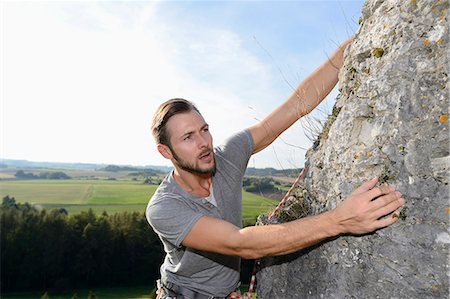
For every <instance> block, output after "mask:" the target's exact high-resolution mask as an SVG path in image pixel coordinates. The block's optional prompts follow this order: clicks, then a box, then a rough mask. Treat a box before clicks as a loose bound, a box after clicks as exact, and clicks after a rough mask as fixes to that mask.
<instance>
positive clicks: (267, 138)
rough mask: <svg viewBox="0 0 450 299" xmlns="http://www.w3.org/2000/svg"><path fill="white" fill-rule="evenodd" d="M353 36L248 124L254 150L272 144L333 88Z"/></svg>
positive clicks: (259, 149)
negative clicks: (273, 106)
mask: <svg viewBox="0 0 450 299" xmlns="http://www.w3.org/2000/svg"><path fill="white" fill-rule="evenodd" d="M352 40H353V37H351V38H349V39H348V40H346V41H345V42H344V43H343V44H342V45H341V46H340V47H339V48H338V49H337V50H336V51H335V52H334V53H333V54H332V55H331V56H330V57H329V59H327V60H326V61H325V62H324V63H323V64H322V65H321V66H319V67H318V68H317V69H316V70H315V71H314V72H313V73H312V74H311V75H309V76H308V77H307V78H306V79H305V80H303V81H302V82H301V83H300V84H299V85H298V86H297V88H295V90H294V91H293V92H292V94H291V95H290V96H289V97H288V98H287V100H286V101H285V102H284V103H283V104H281V105H280V106H279V107H278V108H276V109H275V110H274V111H273V112H271V113H270V114H269V115H267V116H266V117H265V118H264V119H263V120H262V121H260V122H259V123H257V124H256V125H254V126H251V127H250V128H249V131H250V133H251V135H252V137H253V143H254V146H253V153H257V152H259V151H261V150H263V149H264V148H266V147H267V146H268V145H270V144H271V143H272V142H273V141H274V140H275V139H276V138H277V137H278V136H280V134H281V133H283V132H284V131H285V130H286V129H288V128H289V127H290V126H291V125H293V124H294V123H295V122H296V121H297V120H298V119H300V118H301V117H302V116H304V115H306V114H308V113H309V112H311V111H312V110H313V109H314V108H315V107H316V106H317V105H319V104H320V102H322V100H323V99H324V98H325V97H326V96H327V95H328V94H329V93H330V92H331V90H332V89H333V87H334V86H335V85H336V83H337V82H338V73H339V69H340V68H341V67H342V64H343V60H344V58H343V56H344V50H345V48H346V47H347V45H348V44H349V43H350V42H351V41H352Z"/></svg>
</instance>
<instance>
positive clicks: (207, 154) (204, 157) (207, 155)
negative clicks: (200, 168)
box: [199, 150, 212, 162]
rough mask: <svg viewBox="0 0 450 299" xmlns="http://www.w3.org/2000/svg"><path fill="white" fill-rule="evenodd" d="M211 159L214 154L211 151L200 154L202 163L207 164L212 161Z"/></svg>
mask: <svg viewBox="0 0 450 299" xmlns="http://www.w3.org/2000/svg"><path fill="white" fill-rule="evenodd" d="M211 158H212V152H211V151H210V150H208V151H207V152H204V153H202V154H200V156H199V159H200V160H202V161H205V162H209V160H211Z"/></svg>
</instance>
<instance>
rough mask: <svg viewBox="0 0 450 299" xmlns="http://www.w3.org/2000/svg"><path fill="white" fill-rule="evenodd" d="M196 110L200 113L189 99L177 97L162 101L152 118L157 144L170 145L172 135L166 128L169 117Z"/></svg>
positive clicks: (153, 132)
mask: <svg viewBox="0 0 450 299" xmlns="http://www.w3.org/2000/svg"><path fill="white" fill-rule="evenodd" d="M190 111H196V112H197V113H198V114H200V111H198V109H197V107H195V105H194V104H193V103H192V102H189V101H188V100H185V99H181V98H175V99H171V100H168V101H166V102H164V103H162V104H161V105H160V106H159V107H158V110H156V112H155V115H153V120H152V134H153V137H154V138H155V141H156V143H157V144H159V143H160V144H164V145H167V146H169V147H170V142H169V139H170V136H169V134H168V132H167V130H166V124H167V122H168V121H169V119H170V118H171V117H172V116H174V115H177V114H180V113H186V112H190ZM200 115H201V114H200Z"/></svg>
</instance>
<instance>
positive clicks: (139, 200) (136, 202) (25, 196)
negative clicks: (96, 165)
mask: <svg viewBox="0 0 450 299" xmlns="http://www.w3.org/2000/svg"><path fill="white" fill-rule="evenodd" d="M156 188H157V186H156V185H145V184H143V183H142V182H141V181H132V180H11V181H6V180H4V181H0V196H1V198H3V197H4V196H6V195H9V196H12V197H14V198H15V199H16V201H17V202H19V203H25V202H28V203H31V204H33V205H34V206H36V207H42V208H46V209H54V208H64V209H66V210H67V211H68V212H69V213H77V212H80V211H83V210H88V209H89V208H91V209H92V210H93V211H94V212H95V213H102V212H103V211H106V212H107V213H108V214H113V213H116V212H123V211H140V212H144V211H145V207H146V206H147V203H148V200H149V198H150V197H151V196H152V195H153V193H154V192H155V190H156ZM242 197H243V202H242V206H243V215H242V218H243V220H244V221H245V222H248V221H250V222H251V221H252V220H254V219H255V218H256V217H257V216H258V215H260V214H263V213H266V212H268V211H269V210H270V209H272V208H273V207H275V206H276V204H277V202H276V201H273V200H271V199H266V198H263V197H261V196H258V195H255V194H252V193H248V192H245V191H243V192H242Z"/></svg>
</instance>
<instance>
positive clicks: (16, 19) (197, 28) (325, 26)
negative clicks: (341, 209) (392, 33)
mask: <svg viewBox="0 0 450 299" xmlns="http://www.w3.org/2000/svg"><path fill="white" fill-rule="evenodd" d="M362 4H363V1H356V0H355V1H293V2H290V1H286V2H270V1H269V2H268V1H248V2H247V1H227V2H226V1H219V2H197V1H183V2H180V1H161V2H140V1H131V2H104V1H100V2H88V1H75V2H65V1H63V2H61V1H50V2H45V1H34V2H22V1H2V2H1V4H0V5H1V13H2V21H1V24H2V26H1V41H2V46H1V70H2V78H1V90H2V91H1V108H2V109H1V110H2V115H1V116H2V121H1V133H2V134H1V148H0V156H2V157H9V159H15V160H21V159H23V157H26V159H25V160H30V161H67V162H61V163H88V164H89V163H91V164H98V163H100V164H111V165H162V166H169V167H170V161H167V160H165V159H164V158H162V157H161V156H160V155H159V153H158V152H157V150H156V145H155V143H154V141H153V138H152V136H151V134H150V132H149V131H150V130H149V127H150V120H151V116H152V115H153V112H154V111H155V110H156V108H157V106H158V105H159V104H160V103H161V102H162V101H164V100H167V99H169V98H175V97H183V98H186V99H189V100H192V101H193V102H194V103H195V104H196V105H197V107H198V108H199V110H200V111H201V112H202V114H203V116H204V117H205V119H206V121H207V122H208V123H209V124H210V129H211V133H212V135H213V137H214V145H215V146H218V145H220V144H221V143H222V142H223V141H224V140H225V139H226V138H227V137H229V136H230V135H231V134H232V133H236V132H238V131H240V130H243V129H245V128H248V127H249V126H251V125H253V124H255V121H258V120H260V119H262V118H263V117H264V116H265V115H267V114H268V113H270V112H271V111H272V110H274V109H275V108H276V107H277V106H278V105H279V104H281V103H282V102H283V101H284V100H285V99H286V98H287V97H288V96H289V94H290V93H291V91H292V86H294V87H295V86H296V85H297V84H298V83H299V82H300V81H301V80H302V79H304V78H305V77H306V76H307V75H309V74H310V73H311V72H312V71H313V70H314V69H315V68H316V67H318V66H319V65H320V64H321V63H322V62H323V61H324V60H326V59H327V57H328V56H329V55H330V54H331V53H332V52H333V51H334V49H335V48H337V46H338V44H340V43H342V42H343V41H344V40H345V39H347V38H348V37H349V36H350V35H351V34H354V32H355V31H356V30H357V28H358V24H357V22H358V21H357V20H358V18H359V16H360V14H361V7H362ZM337 94H338V90H337V88H335V89H334V90H333V91H332V92H331V94H330V95H329V96H328V97H327V99H326V100H325V101H324V102H323V103H322V104H321V106H319V107H318V109H316V110H315V111H314V112H313V113H311V114H310V115H309V116H308V117H305V118H304V119H302V120H300V121H299V122H297V123H296V124H294V125H293V126H292V127H291V128H290V129H288V130H287V131H286V132H285V133H283V134H282V135H281V136H280V138H278V139H277V140H276V141H275V142H274V143H273V144H272V145H271V146H269V147H268V148H266V149H265V150H263V151H261V152H260V153H257V154H255V155H253V156H252V158H251V160H250V161H249V164H248V166H249V167H254V168H267V167H271V168H275V169H289V168H301V167H302V166H303V164H304V155H305V152H306V149H308V148H310V147H311V145H312V138H314V135H317V134H318V132H317V131H318V130H319V129H318V127H320V125H318V123H317V120H322V121H323V120H324V119H326V117H327V115H328V113H329V112H330V111H331V107H332V106H333V104H334V99H335V97H336V95H337ZM310 130H312V131H314V132H313V133H311V132H309V131H310ZM309 135H313V136H309ZM76 161H85V162H76ZM54 163H57V162H54Z"/></svg>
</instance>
